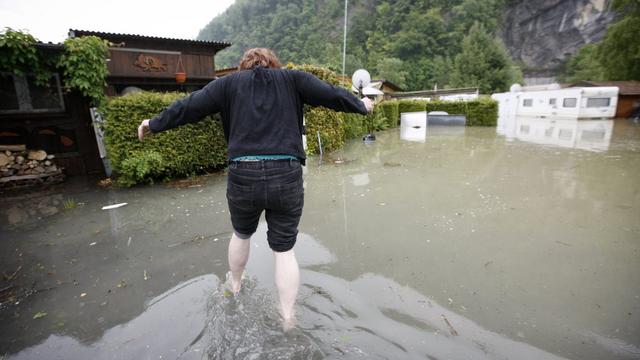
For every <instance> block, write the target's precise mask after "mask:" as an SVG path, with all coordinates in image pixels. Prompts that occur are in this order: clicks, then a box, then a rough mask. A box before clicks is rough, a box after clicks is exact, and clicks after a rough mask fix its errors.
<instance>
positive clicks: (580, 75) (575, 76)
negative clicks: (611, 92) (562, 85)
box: [559, 44, 606, 83]
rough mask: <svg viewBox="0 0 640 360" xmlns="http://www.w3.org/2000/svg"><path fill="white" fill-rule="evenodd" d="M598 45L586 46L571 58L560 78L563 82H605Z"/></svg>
mask: <svg viewBox="0 0 640 360" xmlns="http://www.w3.org/2000/svg"><path fill="white" fill-rule="evenodd" d="M598 51H599V49H598V45H597V44H589V45H585V46H583V47H581V48H580V50H578V52H577V53H576V54H575V55H574V56H573V57H571V58H570V59H569V60H568V61H567V62H566V64H565V65H564V70H563V74H562V75H560V76H559V80H560V81H562V82H568V83H572V82H576V81H580V80H592V81H601V80H605V79H606V77H605V70H604V69H603V68H602V64H600V61H599V60H598V57H597V56H596V55H597V54H598Z"/></svg>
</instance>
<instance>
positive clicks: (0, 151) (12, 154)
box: [0, 145, 64, 187]
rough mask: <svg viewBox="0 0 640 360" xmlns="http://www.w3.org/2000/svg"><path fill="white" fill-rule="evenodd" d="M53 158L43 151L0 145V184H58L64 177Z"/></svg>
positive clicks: (21, 146)
mask: <svg viewBox="0 0 640 360" xmlns="http://www.w3.org/2000/svg"><path fill="white" fill-rule="evenodd" d="M53 158H54V156H53V155H49V154H47V153H46V152H45V151H44V150H27V149H26V146H25V145H0V183H1V184H7V183H9V182H11V183H14V184H15V185H31V184H37V183H53V182H58V181H60V180H62V179H64V175H63V174H62V170H61V169H60V168H59V167H58V166H57V165H56V164H55V163H54V162H53V161H52V159H53ZM20 187H21V186H20Z"/></svg>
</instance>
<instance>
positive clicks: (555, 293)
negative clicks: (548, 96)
mask: <svg viewBox="0 0 640 360" xmlns="http://www.w3.org/2000/svg"><path fill="white" fill-rule="evenodd" d="M543 123H544V122H543ZM520 124H521V125H522V124H525V123H524V122H520ZM537 124H542V123H535V124H529V132H530V133H536V131H542V130H536V129H537V128H536V126H538V125H537ZM573 124H574V125H575V123H573ZM580 124H585V123H578V125H575V126H578V127H579V126H582V125H580ZM598 124H601V125H603V127H601V128H594V129H595V130H594V129H592V130H589V129H587V130H586V131H582V132H581V134H582V135H580V130H578V129H577V128H576V127H575V126H574V127H573V128H571V127H570V126H567V127H565V125H566V124H564V123H562V124H560V123H558V122H556V123H552V124H548V125H547V128H546V129H547V132H548V134H549V135H553V136H555V137H557V138H560V139H568V138H569V135H568V130H563V129H565V128H566V129H569V128H571V129H573V130H572V131H573V135H571V138H572V139H573V138H575V141H574V142H573V144H578V145H579V146H586V145H584V144H585V143H588V142H596V143H597V142H599V141H600V139H601V138H602V137H601V136H600V134H601V133H602V132H600V130H599V129H604V134H605V135H604V138H608V140H607V145H606V147H604V146H601V145H595V147H596V148H598V151H582V150H576V148H575V147H574V146H578V145H572V146H571V147H557V146H554V147H550V146H548V145H550V144H549V143H546V142H542V141H538V142H533V141H524V138H523V139H522V140H523V141H509V139H505V137H506V136H502V135H496V131H495V129H493V128H462V129H463V132H462V133H459V132H458V133H456V132H455V130H454V129H452V128H451V127H449V128H448V129H446V128H443V129H441V128H439V127H431V126H430V127H429V128H428V130H427V131H428V134H427V135H426V136H427V138H426V141H421V142H416V141H406V140H404V139H403V138H402V137H401V129H394V130H390V131H386V132H383V133H379V134H377V141H376V142H375V143H373V144H363V143H362V142H361V141H353V142H350V143H348V144H347V146H346V147H345V149H344V150H343V151H341V152H338V153H337V154H332V156H334V157H336V158H339V159H340V160H339V161H329V162H324V163H321V164H320V165H316V164H317V161H316V159H312V160H311V161H309V164H310V165H308V166H307V168H306V173H305V212H304V216H303V218H302V222H301V225H300V231H301V233H300V235H299V238H298V244H297V245H296V248H295V251H296V254H297V255H298V258H299V263H300V265H301V268H302V271H301V281H302V285H301V290H300V296H299V301H298V304H297V311H298V314H297V318H298V328H297V329H296V330H294V331H292V332H290V333H286V334H285V333H284V332H283V331H282V330H281V327H280V319H279V315H278V313H277V310H276V306H275V304H276V302H277V298H276V294H277V292H276V290H275V288H274V285H273V257H272V254H271V253H270V251H269V249H268V246H267V243H266V234H265V233H266V229H265V225H264V223H261V225H260V227H259V230H258V232H257V233H256V234H255V235H254V237H253V238H252V244H251V258H250V261H249V267H248V269H247V273H248V278H247V280H246V281H245V283H244V288H243V290H242V294H241V296H239V297H238V298H233V297H231V298H230V297H225V296H224V291H223V285H222V284H220V280H219V279H222V278H224V274H225V273H226V271H227V265H226V245H227V244H226V242H227V239H228V237H229V231H230V228H229V220H228V213H227V210H226V202H225V180H226V178H225V176H224V175H223V174H220V175H217V176H212V177H210V178H209V180H208V181H205V182H203V183H202V184H201V185H199V186H195V187H189V188H179V189H175V188H171V187H167V186H165V185H156V186H153V187H146V186H145V187H138V188H134V189H128V190H117V189H112V190H110V191H104V190H101V189H99V190H98V189H93V190H89V191H84V192H77V191H76V192H75V193H73V195H72V196H73V197H74V198H75V200H76V201H77V202H78V203H83V204H84V205H82V206H79V207H78V208H76V209H70V210H63V209H59V211H58V212H57V213H53V212H52V213H51V214H49V215H47V216H46V217H45V216H44V215H38V214H39V213H36V218H33V217H32V218H29V216H28V215H29V213H28V208H26V207H24V206H21V205H19V201H18V200H15V201H13V200H12V201H6V198H3V199H0V201H3V204H2V208H4V209H9V208H13V207H16V206H17V207H20V209H22V210H23V211H25V209H26V213H27V216H26V217H25V219H26V220H25V221H24V222H8V221H7V216H9V215H7V214H4V216H5V218H4V220H3V221H2V222H0V238H1V239H2V241H1V242H0V263H1V264H2V265H3V266H2V269H0V271H3V272H4V273H5V276H4V279H3V280H2V281H4V282H3V283H2V284H1V285H2V289H9V290H7V291H3V292H1V293H0V295H1V296H0V300H2V303H3V306H4V308H3V309H2V310H0V332H1V333H2V334H3V335H4V336H2V337H0V355H3V356H4V358H6V359H91V358H95V359H123V358H124V359H128V358H132V359H151V358H153V359H158V358H160V357H161V356H162V358H163V359H262V358H266V359H270V358H276V359H278V358H282V359H289V358H294V359H296V358H298V359H321V358H362V359H369V358H380V359H400V358H401V359H405V358H409V359H412V358H416V359H425V358H427V359H469V358H474V359H476V358H477V359H560V358H567V359H581V360H582V359H593V360H595V359H637V358H639V357H640V349H639V347H640V342H639V341H638V339H640V327H639V324H640V293H639V289H640V263H639V262H638V258H639V256H640V243H639V242H638V239H640V224H639V223H638V221H637V219H638V213H639V209H640V183H639V182H638V181H637V179H638V178H640V156H638V155H639V154H640V128H638V127H637V126H635V125H633V124H632V123H629V122H624V121H622V122H621V121H618V120H617V121H615V122H614V124H613V129H610V128H607V126H608V125H606V124H607V122H599V123H598ZM525 125H526V124H525ZM519 127H520V126H519ZM524 128H526V126H525V127H524ZM524 128H523V129H524ZM549 128H553V129H552V130H548V129H549ZM514 129H515V127H514ZM456 130H458V131H459V129H456ZM452 131H453V132H452ZM501 131H502V130H501ZM513 131H514V132H513V136H512V137H513V138H516V135H515V134H516V133H515V130H513ZM542 133H543V134H544V133H545V131H542ZM585 134H586V135H585ZM522 136H524V135H522ZM545 141H546V140H545ZM563 141H564V140H563ZM71 190H73V189H71ZM42 196H43V197H44V198H43V199H37V198H36V197H35V196H34V197H31V198H29V201H30V203H33V204H38V203H42V204H43V205H42V208H43V209H44V207H45V206H49V205H48V204H53V205H51V206H60V205H59V204H58V205H56V204H55V201H58V202H60V201H61V199H62V200H64V199H66V198H68V197H70V196H71V195H70V194H69V193H66V192H65V193H59V192H58V193H53V194H49V195H46V194H45V195H42ZM47 198H48V199H49V200H46V199H47ZM41 200H42V201H41ZM5 201H6V202H7V203H6V206H5ZM113 202H127V203H128V205H127V206H124V207H122V208H118V209H114V210H110V211H103V210H101V207H102V206H103V205H105V204H109V203H113ZM35 206H37V205H35ZM38 211H40V210H38ZM12 214H13V213H12ZM14 219H15V215H14ZM17 269H18V270H17ZM16 270H17V271H16ZM14 272H15V273H16V274H17V275H16V276H15V277H13V278H12V280H10V281H9V280H6V279H7V278H8V277H11V276H12V275H11V274H13V273H14ZM23 290H24V291H23ZM7 299H11V301H7ZM38 314H46V315H39V316H36V315H38Z"/></svg>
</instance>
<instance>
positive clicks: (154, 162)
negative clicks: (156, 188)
mask: <svg viewBox="0 0 640 360" xmlns="http://www.w3.org/2000/svg"><path fill="white" fill-rule="evenodd" d="M164 170H165V163H164V161H163V158H162V155H160V154H159V153H158V152H156V151H154V150H144V151H132V152H131V154H129V156H128V157H127V158H126V159H124V161H122V163H120V169H119V173H120V174H119V176H118V178H117V180H116V185H118V186H122V187H130V186H133V185H135V184H139V183H145V182H147V183H153V178H154V177H158V176H159V175H161V174H162V173H163V171H164Z"/></svg>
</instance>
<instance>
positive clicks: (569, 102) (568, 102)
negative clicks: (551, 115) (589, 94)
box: [562, 98, 578, 108]
mask: <svg viewBox="0 0 640 360" xmlns="http://www.w3.org/2000/svg"><path fill="white" fill-rule="evenodd" d="M577 103H578V99H576V98H566V99H564V100H562V107H566V108H573V107H576V104H577Z"/></svg>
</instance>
